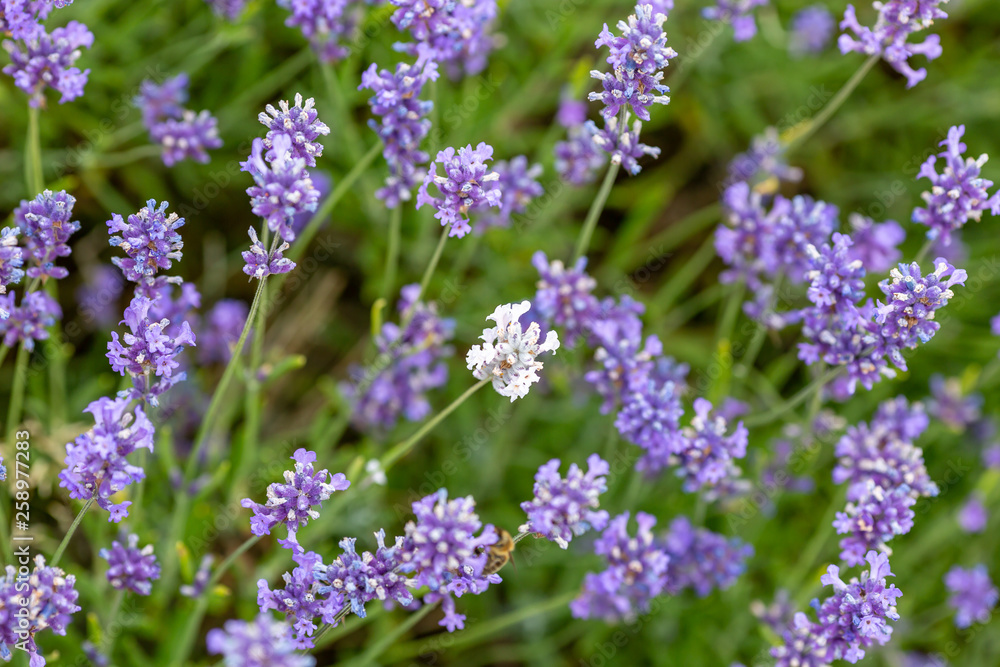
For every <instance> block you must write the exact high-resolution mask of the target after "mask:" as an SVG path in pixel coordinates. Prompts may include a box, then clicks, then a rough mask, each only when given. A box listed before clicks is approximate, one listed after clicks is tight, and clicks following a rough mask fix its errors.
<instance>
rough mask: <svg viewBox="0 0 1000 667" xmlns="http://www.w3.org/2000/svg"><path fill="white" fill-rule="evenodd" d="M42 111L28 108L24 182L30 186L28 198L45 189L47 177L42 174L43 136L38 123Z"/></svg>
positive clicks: (31, 107)
mask: <svg viewBox="0 0 1000 667" xmlns="http://www.w3.org/2000/svg"><path fill="white" fill-rule="evenodd" d="M40 112H41V109H39V108H38V107H33V106H30V105H29V106H28V150H27V155H25V161H24V181H25V184H26V185H27V186H28V197H29V198H34V197H35V195H38V194H41V192H42V190H44V189H45V175H44V174H43V173H42V135H41V130H40V128H39V123H38V115H39V113H40Z"/></svg>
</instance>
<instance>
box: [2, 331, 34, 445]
mask: <svg viewBox="0 0 1000 667" xmlns="http://www.w3.org/2000/svg"><path fill="white" fill-rule="evenodd" d="M30 358H31V352H29V351H28V349H27V348H26V347H25V346H24V342H21V343H20V344H19V345H18V346H17V357H16V358H15V360H14V379H13V384H12V385H11V388H10V405H8V406H7V445H8V446H10V445H11V444H12V443H13V442H14V434H15V433H16V432H17V429H18V427H19V426H20V425H21V410H22V408H23V407H24V387H25V385H26V384H27V380H28V359H30Z"/></svg>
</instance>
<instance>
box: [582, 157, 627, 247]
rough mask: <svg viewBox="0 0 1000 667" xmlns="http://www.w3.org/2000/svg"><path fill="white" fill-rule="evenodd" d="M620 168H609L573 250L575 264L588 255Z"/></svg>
mask: <svg viewBox="0 0 1000 667" xmlns="http://www.w3.org/2000/svg"><path fill="white" fill-rule="evenodd" d="M620 168H621V165H620V164H618V163H615V162H612V163H611V166H609V167H608V171H607V173H606V174H604V182H603V183H601V189H600V190H598V192H597V197H596V198H595V199H594V201H593V203H592V204H591V205H590V210H589V211H587V218H586V220H584V222H583V227H582V228H581V229H580V235H579V236H578V237H577V239H576V248H575V249H574V250H573V261H574V262H576V260H578V259H580V258H581V257H583V256H584V255H585V254H587V248H589V247H590V237H591V236H593V235H594V229H596V228H597V220H598V218H600V217H601V213H602V212H603V211H604V206H605V204H607V203H608V195H610V194H611V188H612V187H614V184H615V178H616V177H617V176H618V170H619V169H620Z"/></svg>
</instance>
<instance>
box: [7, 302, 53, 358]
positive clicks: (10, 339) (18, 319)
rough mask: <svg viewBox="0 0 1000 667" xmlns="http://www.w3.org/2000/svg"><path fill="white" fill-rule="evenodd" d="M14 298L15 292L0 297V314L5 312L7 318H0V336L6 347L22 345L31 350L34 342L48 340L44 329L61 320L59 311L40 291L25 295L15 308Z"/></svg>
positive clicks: (46, 331) (46, 329) (33, 347)
mask: <svg viewBox="0 0 1000 667" xmlns="http://www.w3.org/2000/svg"><path fill="white" fill-rule="evenodd" d="M16 299H17V293H16V292H10V293H8V294H0V312H7V313H9V315H8V317H7V319H0V337H2V338H3V344H4V345H6V346H7V347H13V346H14V345H16V344H17V343H23V344H24V349H26V350H28V351H31V350H34V349H35V341H36V340H48V337H49V331H48V328H49V327H51V326H52V325H53V324H55V323H56V320H58V319H61V318H62V308H60V307H59V304H58V303H57V302H56V300H55V299H53V298H52V297H51V296H49V295H48V293H46V292H42V291H37V292H31V293H29V294H26V295H25V296H24V298H22V299H21V303H20V304H19V305H15V303H16Z"/></svg>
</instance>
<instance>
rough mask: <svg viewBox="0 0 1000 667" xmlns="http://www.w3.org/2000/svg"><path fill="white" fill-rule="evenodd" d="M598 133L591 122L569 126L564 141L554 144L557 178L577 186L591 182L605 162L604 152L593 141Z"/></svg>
mask: <svg viewBox="0 0 1000 667" xmlns="http://www.w3.org/2000/svg"><path fill="white" fill-rule="evenodd" d="M599 133H600V131H599V130H598V129H597V126H596V125H594V124H593V123H589V122H588V123H583V124H582V125H577V126H574V127H571V128H569V131H568V133H567V134H568V136H567V138H566V141H560V142H558V143H557V144H556V145H555V148H554V149H553V150H554V153H555V170H556V173H558V174H559V178H561V179H562V180H564V181H566V182H567V183H569V184H570V185H575V186H577V187H579V186H583V185H587V184H588V183H591V182H592V181H593V180H594V179H595V178H596V177H597V172H599V171H600V170H601V168H602V167H604V165H605V163H606V162H607V157H606V154H605V153H604V151H603V150H601V148H600V147H599V146H598V145H597V143H596V142H595V141H594V140H595V138H596V136H597V135H598V134H599Z"/></svg>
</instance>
